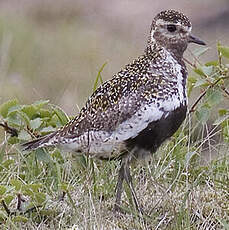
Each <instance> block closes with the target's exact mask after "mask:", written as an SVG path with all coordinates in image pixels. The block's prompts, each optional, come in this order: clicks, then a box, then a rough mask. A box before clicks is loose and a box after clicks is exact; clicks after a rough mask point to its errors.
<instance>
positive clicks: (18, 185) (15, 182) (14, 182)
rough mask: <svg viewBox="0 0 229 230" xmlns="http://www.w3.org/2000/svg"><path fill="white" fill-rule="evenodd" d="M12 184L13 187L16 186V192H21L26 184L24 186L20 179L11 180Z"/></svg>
mask: <svg viewBox="0 0 229 230" xmlns="http://www.w3.org/2000/svg"><path fill="white" fill-rule="evenodd" d="M10 184H11V185H12V186H14V188H15V190H16V191H20V190H21V189H22V187H23V185H24V184H23V183H22V182H21V181H20V180H18V179H11V180H10Z"/></svg>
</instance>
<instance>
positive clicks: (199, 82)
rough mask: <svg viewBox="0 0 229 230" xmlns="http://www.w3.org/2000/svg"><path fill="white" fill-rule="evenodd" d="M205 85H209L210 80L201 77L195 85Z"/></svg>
mask: <svg viewBox="0 0 229 230" xmlns="http://www.w3.org/2000/svg"><path fill="white" fill-rule="evenodd" d="M203 85H208V82H207V81H206V80H205V79H202V78H200V79H198V80H197V81H196V83H195V85H194V87H199V86H203Z"/></svg>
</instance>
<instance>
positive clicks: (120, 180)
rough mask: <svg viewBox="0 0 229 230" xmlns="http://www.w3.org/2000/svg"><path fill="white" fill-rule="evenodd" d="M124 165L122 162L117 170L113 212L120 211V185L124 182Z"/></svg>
mask: <svg viewBox="0 0 229 230" xmlns="http://www.w3.org/2000/svg"><path fill="white" fill-rule="evenodd" d="M124 165H125V163H124V162H123V161H122V162H121V168H120V169H119V173H118V182H117V185H116V200H115V205H114V210H115V211H121V209H120V202H121V195H122V184H123V180H124Z"/></svg>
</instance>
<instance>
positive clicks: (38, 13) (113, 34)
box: [0, 0, 229, 114]
mask: <svg viewBox="0 0 229 230" xmlns="http://www.w3.org/2000/svg"><path fill="white" fill-rule="evenodd" d="M165 9H176V10H180V11H181V12H183V13H185V14H186V15H187V16H188V17H189V18H190V20H191V21H192V24H193V34H195V35H196V36H198V37H199V38H201V39H202V40H204V41H206V42H207V44H208V46H209V47H210V49H209V51H208V52H207V53H206V54H205V55H204V56H203V57H202V58H201V61H203V62H205V61H210V60H213V59H214V58H216V57H217V56H216V49H215V47H216V42H217V41H220V42H221V43H222V44H224V45H229V1H228V0H218V1H215V0H192V1H189V0H170V1H165V0H154V1H152V0H144V1H139V0H131V1H130V0H118V1H117V0H116V1H106V0H100V1H89V0H65V1H63V0H33V1H32V0H1V1H0V104H1V103H3V102H4V101H6V100H8V99H12V98H15V97H16V98H18V99H19V100H20V101H21V103H32V102H34V101H36V100H40V99H43V100H44V99H49V100H50V102H51V103H53V104H57V105H59V106H61V107H62V108H63V109H64V110H65V111H66V112H67V113H68V114H75V113H77V112H78V108H79V107H82V105H83V104H84V102H85V101H86V100H87V98H88V96H90V94H91V92H92V88H93V83H94V80H95V78H96V75H97V73H98V71H99V69H100V68H101V66H102V65H103V64H104V63H105V62H107V65H106V67H105V68H104V71H103V72H102V77H103V79H104V80H105V79H109V78H111V77H112V75H113V74H115V73H116V72H118V71H119V69H120V68H121V67H122V66H124V65H125V64H127V63H129V62H130V61H131V60H132V59H133V58H135V57H137V56H138V55H141V54H142V52H143V50H144V48H145V44H146V40H147V37H148V32H149V28H150V24H151V21H152V18H153V17H154V16H155V15H156V14H157V13H158V12H160V11H161V10H165ZM196 48H197V47H196V46H195V45H190V47H189V51H187V52H186V57H187V58H190V57H189V56H190V50H193V49H196ZM197 96H198V95H192V97H193V98H196V97H197Z"/></svg>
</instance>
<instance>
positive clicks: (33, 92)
mask: <svg viewBox="0 0 229 230" xmlns="http://www.w3.org/2000/svg"><path fill="white" fill-rule="evenodd" d="M52 26H53V24H52V25H44V24H42V25H37V24H34V22H31V21H28V20H26V18H21V19H20V20H19V19H18V18H14V17H11V18H10V20H8V18H1V19H0V37H1V42H0V44H1V46H0V57H1V68H0V71H1V72H0V73H1V81H2V82H4V84H1V85H0V91H1V104H2V103H3V102H5V101H6V100H8V99H9V98H15V97H16V98H18V100H19V101H20V102H19V101H18V100H13V101H11V103H8V104H7V105H5V107H4V106H3V105H1V106H0V107H1V108H0V111H1V113H0V114H1V122H3V121H7V122H8V123H9V125H10V126H11V127H14V128H16V129H17V130H18V132H19V136H18V137H11V136H10V135H9V134H7V133H5V132H4V130H3V129H2V128H1V129H0V138H1V140H0V201H1V204H0V227H1V229H39V230H40V229H42V230H43V229H174V230H175V229H182V230H183V229H229V223H228V219H229V204H228V200H229V189H228V188H229V154H228V152H229V146H228V136H229V135H228V127H229V123H228V118H227V117H226V116H228V109H227V108H226V105H225V104H226V103H225V104H223V103H222V101H223V102H224V100H222V98H223V99H224V98H226V97H225V95H221V94H220V95H219V92H221V91H220V90H221V86H222V85H221V84H219V85H217V87H218V88H216V90H215V91H214V92H212V91H211V90H208V91H206V95H205V96H204V98H202V99H201V101H200V103H199V104H198V106H197V112H198V113H195V114H194V113H192V114H191V115H190V116H188V117H187V119H186V121H185V122H184V123H183V125H182V127H181V128H180V129H179V131H178V132H177V133H176V134H175V135H174V136H173V137H172V138H171V139H170V140H169V141H167V142H166V143H164V144H163V146H161V148H160V149H159V150H158V151H157V153H155V154H153V155H152V157H151V158H149V159H146V160H144V161H139V162H137V163H136V164H135V165H133V166H132V170H131V171H132V174H133V179H134V185H135V188H136V192H137V196H138V198H139V202H140V204H141V205H142V207H143V210H144V212H145V215H144V216H143V217H142V218H139V217H138V215H137V213H136V211H135V208H134V205H133V202H132V199H131V195H130V191H129V190H128V187H127V186H125V192H124V194H123V199H122V205H123V208H124V209H125V210H126V214H117V213H114V212H113V204H114V199H115V198H114V197H115V185H116V182H117V175H118V169H119V162H118V161H111V162H105V161H98V160H96V159H91V158H86V157H82V156H75V155H74V154H73V155H72V154H69V153H64V152H61V151H60V150H59V149H47V150H37V151H33V152H31V153H25V152H22V151H21V148H20V145H19V142H20V143H21V142H23V141H26V140H27V139H30V138H31V135H30V134H31V133H32V134H34V133H35V134H36V133H37V134H42V135H43V134H45V133H47V131H50V130H53V129H56V128H57V127H59V126H61V125H64V124H65V123H66V122H67V120H68V116H67V115H66V114H65V113H64V112H63V111H62V110H61V109H60V108H58V107H55V106H52V105H51V104H49V103H48V101H40V102H37V103H33V104H29V105H24V104H21V101H23V103H24V102H26V103H32V102H33V101H35V100H37V99H39V98H42V99H44V98H49V99H50V101H51V102H52V103H56V104H58V105H65V107H64V108H65V110H69V107H71V108H72V107H73V105H75V104H76V100H78V102H79V104H80V103H81V102H80V101H81V100H82V99H83V98H84V97H86V96H88V95H89V94H90V92H91V91H92V90H94V89H95V88H96V87H97V84H98V83H99V82H100V81H101V80H102V78H101V74H102V75H104V73H106V71H107V70H106V68H107V67H106V68H105V69H104V70H103V72H102V68H103V67H104V66H105V64H104V65H103V67H102V68H101V69H100V70H99V71H98V72H99V73H98V75H97V78H96V80H95V84H94V85H93V83H92V82H93V81H94V75H93V74H91V79H90V80H89V81H85V75H89V76H90V70H88V62H85V61H84V60H85V59H86V60H87V61H88V60H92V61H91V62H93V63H95V64H94V65H95V66H101V63H104V62H105V61H104V59H102V58H101V56H99V55H98V54H97V53H96V52H95V49H94V46H95V43H96V44H99V42H98V40H103V37H98V36H99V35H98V34H94V33H91V32H90V31H89V30H87V28H86V29H85V25H84V26H82V25H81V24H80V23H78V22H77V24H76V23H75V22H74V23H73V22H70V23H69V22H68V23H67V22H65V21H59V22H58V26H56V27H55V28H54V29H53V27H52ZM50 28H52V29H50ZM85 33H86V34H88V40H87V39H86V40H85V37H83V36H82V35H81V34H85ZM107 36H109V35H107ZM50 37H52V39H50ZM108 40H109V41H110V43H111V46H112V47H117V46H119V45H120V44H119V41H117V38H115V39H113V38H112V35H110V37H109V38H108ZM61 41H64V43H61ZM85 44H86V45H87V46H86V45H85ZM122 44H124V45H123V47H122V49H124V50H126V53H128V55H130V53H131V52H132V53H134V51H130V50H128V49H129V48H128V42H126V43H122ZM80 46H83V49H80ZM129 46H131V45H129ZM108 48H110V47H107V50H109V52H110V51H111V52H113V54H114V53H115V54H116V53H118V52H117V50H116V49H114V48H113V51H112V49H108ZM93 50H94V51H93ZM92 51H93V52H92ZM223 51H224V52H226V51H227V49H226V48H225V49H223ZM124 53H125V52H124ZM109 55H110V53H109V54H107V55H106V56H108V57H109ZM116 55H117V54H116ZM226 55H227V53H226ZM130 56H131V55H130ZM133 56H134V55H133ZM115 57H116V58H114V59H115V60H117V61H118V62H120V65H121V63H125V62H126V60H125V61H124V59H125V58H123V59H122V58H120V54H118V55H117V56H115ZM219 58H220V59H221V58H222V57H221V56H220V57H219ZM220 64H221V63H220V62H217V63H216V64H215V67H214V68H216V69H217V68H218V67H219V65H220ZM117 65H119V63H118V64H117ZM209 65H210V66H211V64H208V65H203V66H201V67H199V66H192V69H194V71H196V73H197V74H196V75H194V74H193V73H192V76H191V77H190V79H189V91H190V92H191V91H192V88H193V87H194V88H197V89H198V90H200V91H201V92H202V91H204V90H206V88H207V87H208V86H209V85H210V84H209V85H208V83H209V82H208V81H210V82H212V81H214V80H215V78H213V74H212V73H211V71H210V70H209V67H208V66H209ZM202 67H204V68H202ZM206 67H208V68H206ZM224 67H225V68H224V69H223V70H224V72H225V71H226V72H225V74H224V73H223V72H222V70H221V69H222V68H221V67H220V68H219V69H220V70H218V69H217V70H215V71H214V73H217V76H221V74H222V75H223V76H227V74H228V70H226V66H224ZM112 68H114V70H117V69H118V67H117V66H114V67H112ZM84 69H86V70H87V71H86V72H83V71H84ZM104 71H105V72H104ZM101 72H102V73H101ZM111 72H112V70H111ZM66 76H67V77H66ZM76 76H77V77H76ZM54 77H55V78H54ZM66 78H67V81H66ZM53 79H55V80H53ZM212 79H213V80H212ZM221 80H222V79H221ZM72 82H76V83H74V85H72ZM226 83H227V84H228V82H225V85H226V86H227V84H226ZM50 85H51V86H52V88H51V89H50ZM225 85H224V86H225ZM25 86H26V88H28V87H29V89H30V90H25ZM201 87H202V88H201ZM37 89H39V91H38V90H37ZM76 89H77V90H76ZM85 89H86V90H85ZM38 92H39V93H38ZM66 92H68V93H69V92H70V94H69V95H68V93H66ZM76 92H77V93H76ZM192 92H193V91H192ZM212 95H213V96H212ZM60 97H61V98H60ZM72 98H73V99H72ZM226 99H227V98H226ZM226 99H225V101H226ZM220 103H221V104H220ZM219 104H220V106H221V108H219ZM217 106H218V107H217ZM3 107H4V108H3ZM71 112H72V111H71ZM211 112H212V113H213V114H214V116H215V117H216V118H218V117H219V118H220V119H221V121H219V120H218V123H217V125H215V126H213V125H212V124H211V123H212V118H211V116H210V113H211ZM196 117H197V118H198V119H196ZM225 117H226V118H225ZM224 118H225V119H224ZM214 119H215V118H214ZM28 127H29V128H30V129H28Z"/></svg>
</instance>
